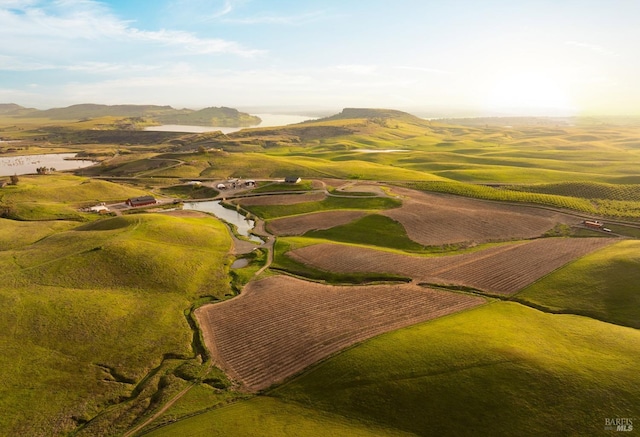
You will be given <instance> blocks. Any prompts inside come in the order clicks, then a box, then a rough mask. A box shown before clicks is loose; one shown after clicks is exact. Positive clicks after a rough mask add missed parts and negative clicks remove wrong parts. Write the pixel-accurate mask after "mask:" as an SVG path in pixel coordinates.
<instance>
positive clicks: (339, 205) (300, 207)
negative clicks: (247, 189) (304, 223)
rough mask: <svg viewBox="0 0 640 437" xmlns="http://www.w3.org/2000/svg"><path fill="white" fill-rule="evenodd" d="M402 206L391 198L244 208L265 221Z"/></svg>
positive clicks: (327, 200) (331, 199) (329, 199)
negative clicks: (321, 212)
mask: <svg viewBox="0 0 640 437" xmlns="http://www.w3.org/2000/svg"><path fill="white" fill-rule="evenodd" d="M401 204H402V202H401V201H400V200H398V199H393V198H391V197H357V198H356V197H327V198H326V199H324V200H320V201H317V202H304V203H295V204H293V205H247V206H245V207H244V208H245V209H247V210H248V211H249V212H251V213H252V214H254V215H256V216H258V217H261V218H263V219H266V220H268V219H273V218H278V217H286V216H291V215H298V214H307V213H311V212H317V211H330V210H337V209H345V210H350V209H361V210H380V209H389V208H397V207H399V206H400V205H401Z"/></svg>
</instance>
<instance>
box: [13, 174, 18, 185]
mask: <svg viewBox="0 0 640 437" xmlns="http://www.w3.org/2000/svg"><path fill="white" fill-rule="evenodd" d="M19 180H20V179H19V178H18V175H17V174H14V175H13V176H11V185H18V181H19Z"/></svg>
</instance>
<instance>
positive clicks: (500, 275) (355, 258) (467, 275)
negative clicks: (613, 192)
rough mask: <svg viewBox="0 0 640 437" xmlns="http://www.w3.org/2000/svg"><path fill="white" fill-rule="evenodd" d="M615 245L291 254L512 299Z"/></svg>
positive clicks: (587, 241)
mask: <svg viewBox="0 0 640 437" xmlns="http://www.w3.org/2000/svg"><path fill="white" fill-rule="evenodd" d="M613 241H617V240H614V239H609V238H543V239H537V240H532V241H527V242H520V243H513V244H505V245H501V246H495V247H492V248H489V249H485V250H482V251H478V252H472V253H466V254H460V255H450V256H440V257H431V258H426V257H417V256H409V255H401V254H395V253H390V252H383V251H379V250H375V249H366V248H360V247H354V246H345V245H338V244H317V245H315V246H307V247H304V248H301V249H296V250H294V251H292V252H289V253H288V256H290V257H291V258H292V259H294V260H296V261H298V262H301V263H304V264H308V265H311V266H313V267H316V268H319V269H322V270H327V271H334V272H342V273H348V272H360V273H394V274H399V275H403V276H407V277H410V278H413V279H415V280H418V281H423V282H429V283H432V284H443V285H444V284H448V285H461V286H466V287H472V288H475V289H478V290H484V291H487V292H491V293H498V294H505V295H508V294H513V293H515V292H517V291H519V290H521V289H522V288H524V287H525V286H527V285H529V284H530V283H532V282H533V281H535V280H537V279H539V278H541V277H542V276H545V275H547V274H548V273H550V272H552V271H553V270H555V269H557V268H559V267H562V266H563V265H564V264H566V263H568V262H569V261H572V260H573V259H575V258H578V257H580V256H583V255H586V254H588V253H589V252H592V251H594V250H596V249H599V248H602V247H604V246H606V245H609V244H611V243H612V242H613Z"/></svg>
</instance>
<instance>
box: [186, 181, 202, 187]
mask: <svg viewBox="0 0 640 437" xmlns="http://www.w3.org/2000/svg"><path fill="white" fill-rule="evenodd" d="M186 185H193V186H196V187H199V186H201V185H202V182H200V181H189V182H187V183H186Z"/></svg>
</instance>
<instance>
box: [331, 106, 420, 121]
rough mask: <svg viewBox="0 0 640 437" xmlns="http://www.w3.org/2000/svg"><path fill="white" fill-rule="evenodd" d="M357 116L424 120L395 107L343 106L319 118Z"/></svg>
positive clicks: (332, 118)
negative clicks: (330, 114) (334, 112)
mask: <svg viewBox="0 0 640 437" xmlns="http://www.w3.org/2000/svg"><path fill="white" fill-rule="evenodd" d="M357 118H367V119H395V120H403V121H413V122H416V121H424V120H423V119H421V118H419V117H416V116H415V115H412V114H409V113H408V112H403V111H398V110H395V109H375V108H344V109H343V110H342V112H340V113H338V114H335V115H332V116H330V117H326V118H322V119H321V120H351V119H357Z"/></svg>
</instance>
